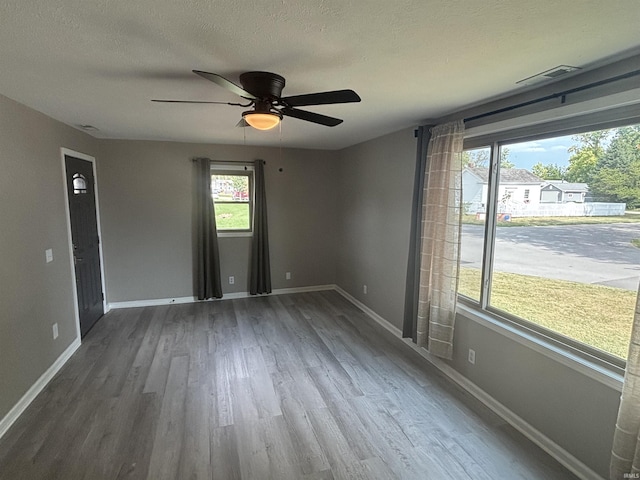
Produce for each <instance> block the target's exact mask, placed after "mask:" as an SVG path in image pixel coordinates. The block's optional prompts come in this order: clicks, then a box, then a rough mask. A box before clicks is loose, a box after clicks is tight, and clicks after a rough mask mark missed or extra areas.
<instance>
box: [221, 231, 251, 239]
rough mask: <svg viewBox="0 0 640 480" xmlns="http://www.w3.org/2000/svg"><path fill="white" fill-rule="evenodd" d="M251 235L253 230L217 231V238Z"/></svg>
mask: <svg viewBox="0 0 640 480" xmlns="http://www.w3.org/2000/svg"><path fill="white" fill-rule="evenodd" d="M227 237H253V232H218V238H227Z"/></svg>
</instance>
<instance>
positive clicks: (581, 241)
mask: <svg viewBox="0 0 640 480" xmlns="http://www.w3.org/2000/svg"><path fill="white" fill-rule="evenodd" d="M483 228H484V227H483V226H480V225H463V226H462V257H461V258H462V260H461V261H462V265H463V266H465V267H477V268H480V266H481V261H482V242H483ZM634 238H639V239H640V224H637V223H636V224H629V223H626V224H625V223H617V224H607V225H567V226H550V227H498V233H497V238H496V257H495V261H494V269H495V270H496V271H503V272H511V273H520V274H523V275H535V276H541V277H547V278H555V279H560V280H571V281H576V282H583V283H593V284H599V285H608V286H611V287H618V288H625V289H627V290H637V289H638V279H639V278H640V248H637V247H634V246H633V245H632V244H631V240H632V239H634Z"/></svg>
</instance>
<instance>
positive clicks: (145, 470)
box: [0, 292, 575, 480]
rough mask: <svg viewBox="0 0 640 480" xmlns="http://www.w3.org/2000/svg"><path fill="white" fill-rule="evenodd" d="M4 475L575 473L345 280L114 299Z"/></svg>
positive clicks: (279, 477) (10, 454) (226, 478)
mask: <svg viewBox="0 0 640 480" xmlns="http://www.w3.org/2000/svg"><path fill="white" fill-rule="evenodd" d="M0 478H1V479H3V480H4V479H7V480H19V479H28V480H38V479H64V480H74V479H87V480H94V479H95V480H97V479H129V478H136V479H145V478H147V479H152V480H159V479H172V480H173V479H180V480H182V479H187V480H190V479H211V478H213V479H222V480H233V479H257V480H263V479H274V480H286V479H296V480H297V479H317V480H320V479H384V480H390V479H396V478H403V479H446V480H449V479H454V478H455V479H460V480H462V479H464V480H469V479H474V480H478V479H481V480H482V479H500V480H503V479H510V480H511V479H518V478H522V479H527V480H532V479H566V478H569V479H574V478H575V477H574V476H572V475H571V474H570V473H569V472H568V471H567V470H565V469H564V468H563V467H562V466H561V465H559V464H558V463H557V462H556V461H555V460H553V459H552V458H551V457H549V456H547V455H546V454H545V453H544V452H542V451H541V450H540V449H539V448H537V447H536V446H534V445H533V444H532V443H530V442H528V441H527V440H526V439H524V438H523V437H522V436H521V435H520V434H518V433H517V432H516V431H515V430H513V429H512V428H511V427H509V426H508V425H506V424H505V423H504V422H502V421H501V420H500V419H498V418H497V417H495V416H494V415H493V414H492V413H490V412H489V411H488V410H487V409H485V408H484V407H482V406H481V405H479V404H478V403H477V402H476V401H475V400H474V399H472V398H471V397H469V396H468V395H466V394H465V393H463V392H462V391H460V390H458V389H457V388H456V387H454V386H453V385H452V384H450V383H449V382H448V381H447V380H446V379H444V378H442V377H441V376H440V374H439V373H438V372H437V371H436V370H435V369H434V368H433V367H431V366H430V365H429V364H428V363H427V362H426V361H425V360H424V359H423V358H422V357H420V356H419V355H418V354H416V353H415V352H413V351H412V350H411V349H409V348H407V346H406V345H404V344H403V343H402V342H401V341H400V340H399V339H396V338H395V337H393V336H392V335H391V334H390V333H388V332H387V331H385V330H384V329H382V328H381V327H380V326H378V325H376V324H374V323H373V322H372V321H371V320H370V319H368V317H366V316H365V315H364V314H363V313H362V312H361V311H360V310H358V309H357V308H355V307H354V306H353V305H352V304H350V303H349V302H347V301H346V300H345V299H344V298H343V297H341V296H340V295H339V294H337V293H336V292H315V293H303V294H293V295H281V296H269V297H257V298H250V299H236V300H224V301H217V302H206V303H196V304H189V305H171V306H160V307H148V308H132V309H123V310H115V311H112V312H110V313H109V314H108V315H106V316H105V317H104V318H103V319H102V320H101V321H100V322H99V323H98V324H97V325H96V327H95V328H94V329H93V330H92V331H91V332H90V333H89V335H88V336H87V337H86V338H85V340H84V341H83V344H82V346H81V347H80V349H79V350H78V351H77V352H76V354H75V355H74V356H73V357H72V358H71V359H70V360H69V362H68V363H67V364H66V365H65V367H64V368H63V369H62V370H61V371H60V372H59V374H58V375H57V376H56V378H55V379H54V380H53V381H52V382H51V383H50V384H49V385H48V386H47V387H46V389H45V390H44V391H43V392H42V393H41V394H40V395H39V396H38V397H37V399H36V400H35V401H34V402H33V403H32V405H31V406H30V407H29V408H28V410H27V411H26V412H25V413H24V415H23V416H22V417H21V418H20V419H19V420H18V421H17V422H16V423H15V424H14V426H13V427H12V428H11V430H10V431H9V432H8V433H7V434H6V435H5V437H4V438H3V439H2V440H0Z"/></svg>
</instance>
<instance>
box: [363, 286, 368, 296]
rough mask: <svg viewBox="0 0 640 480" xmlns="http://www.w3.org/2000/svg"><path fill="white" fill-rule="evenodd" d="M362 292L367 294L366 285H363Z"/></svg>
mask: <svg viewBox="0 0 640 480" xmlns="http://www.w3.org/2000/svg"><path fill="white" fill-rule="evenodd" d="M362 293H364V294H365V295H366V294H367V286H366V285H363V286H362Z"/></svg>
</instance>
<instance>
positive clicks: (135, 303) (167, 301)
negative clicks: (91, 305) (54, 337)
mask: <svg viewBox="0 0 640 480" xmlns="http://www.w3.org/2000/svg"><path fill="white" fill-rule="evenodd" d="M335 288H336V286H335V285H312V286H308V287H293V288H278V289H275V290H273V291H272V292H271V293H270V294H269V295H285V294H287V293H303V292H319V291H323V290H335ZM256 296H261V295H251V294H250V293H249V292H233V293H225V294H224V296H223V297H222V298H216V299H213V300H198V299H197V298H196V297H175V298H156V299H152V300H131V301H127V302H113V303H109V304H108V309H109V310H115V309H118V308H133V307H155V306H158V305H171V304H180V303H194V302H217V301H220V300H232V299H235V298H249V297H256Z"/></svg>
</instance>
